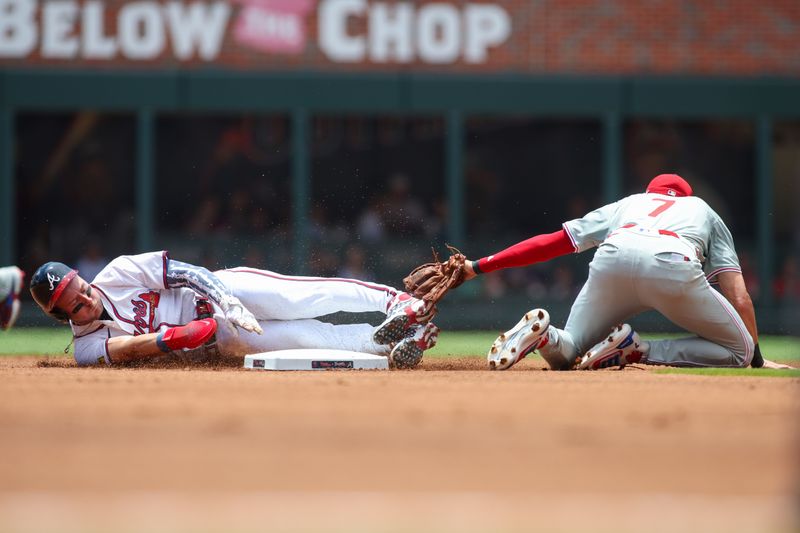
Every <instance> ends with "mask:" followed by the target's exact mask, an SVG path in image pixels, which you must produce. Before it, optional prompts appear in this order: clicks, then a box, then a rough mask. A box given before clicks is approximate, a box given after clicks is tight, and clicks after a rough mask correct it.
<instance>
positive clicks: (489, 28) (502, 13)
mask: <svg viewBox="0 0 800 533" xmlns="http://www.w3.org/2000/svg"><path fill="white" fill-rule="evenodd" d="M466 17H467V24H466V26H467V29H466V33H467V35H466V39H465V47H464V59H465V60H466V61H467V63H483V62H484V61H486V55H487V54H486V49H487V48H489V47H490V46H497V45H498V44H502V43H503V41H505V40H506V39H507V38H508V36H509V35H511V19H510V18H509V16H508V13H507V12H506V10H505V9H503V8H502V7H500V6H497V5H481V4H471V5H468V6H467V8H466Z"/></svg>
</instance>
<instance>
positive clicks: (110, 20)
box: [0, 0, 511, 65]
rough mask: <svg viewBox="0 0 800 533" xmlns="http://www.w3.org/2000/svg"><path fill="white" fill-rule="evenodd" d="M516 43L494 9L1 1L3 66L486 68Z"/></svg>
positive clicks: (339, 0)
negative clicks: (284, 60) (287, 60)
mask: <svg viewBox="0 0 800 533" xmlns="http://www.w3.org/2000/svg"><path fill="white" fill-rule="evenodd" d="M315 6H316V15H317V16H316V17H315V21H316V28H314V30H316V34H315V36H316V42H314V40H313V38H309V37H308V36H307V35H306V26H307V25H308V23H309V21H308V20H307V18H308V14H309V13H311V12H312V11H313V8H314V7H315ZM510 35H511V18H510V16H509V14H508V12H507V11H506V9H505V8H503V7H502V6H500V5H497V4H486V3H480V4H479V3H460V2H450V3H447V2H433V3H426V4H421V5H420V4H417V3H414V2H369V1H367V0H320V1H319V2H317V1H316V0H229V1H223V0H218V1H213V2H201V1H191V2H190V1H166V2H164V1H157V0H136V1H108V0H82V1H81V0H47V1H45V0H0V60H2V59H17V60H19V59H23V60H24V59H28V58H30V59H36V60H43V61H46V62H48V63H52V62H54V61H55V62H66V61H71V60H72V61H76V60H77V61H81V62H83V63H85V62H86V61H91V62H119V61H120V60H123V61H124V62H126V63H127V62H131V61H159V60H169V59H173V60H174V59H177V60H178V61H196V60H200V61H203V62H215V63H219V64H225V63H240V64H245V65H258V64H259V63H265V62H266V63H268V62H269V56H280V55H284V56H286V55H301V54H303V53H306V52H309V51H310V53H311V56H310V58H311V60H312V61H311V62H312V63H318V62H319V61H320V60H322V61H324V62H328V63H330V62H333V63H362V62H368V63H382V64H403V63H412V62H417V63H423V64H450V63H456V62H461V63H465V64H480V63H484V62H486V61H487V60H488V54H489V51H490V49H492V48H494V47H499V46H501V45H502V44H503V43H504V42H506V41H507V40H508V38H509V36H510ZM320 55H321V56H322V57H319V59H315V58H316V57H317V56H320ZM242 58H244V59H242ZM259 58H261V59H259Z"/></svg>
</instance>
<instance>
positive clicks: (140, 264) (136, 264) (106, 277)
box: [94, 251, 169, 290]
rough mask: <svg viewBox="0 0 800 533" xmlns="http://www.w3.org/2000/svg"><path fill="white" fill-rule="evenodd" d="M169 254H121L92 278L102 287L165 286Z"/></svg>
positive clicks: (153, 287) (163, 287)
mask: <svg viewBox="0 0 800 533" xmlns="http://www.w3.org/2000/svg"><path fill="white" fill-rule="evenodd" d="M168 263H169V254H168V253H167V252H166V251H162V252H147V253H144V254H138V255H122V256H120V257H117V258H116V259H114V260H113V261H111V262H110V263H109V264H108V265H107V266H106V267H105V268H104V269H103V270H101V271H100V273H99V274H98V275H97V277H96V278H95V279H94V283H95V284H97V285H100V286H103V287H145V288H148V289H153V290H164V289H166V288H167V265H168Z"/></svg>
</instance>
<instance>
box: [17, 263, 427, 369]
mask: <svg viewBox="0 0 800 533" xmlns="http://www.w3.org/2000/svg"><path fill="white" fill-rule="evenodd" d="M30 290H31V294H32V295H33V298H34V300H36V303H37V304H39V306H40V307H41V308H42V309H43V310H44V312H45V313H47V314H48V315H50V316H52V317H54V318H56V319H57V320H60V321H69V323H70V324H71V326H72V332H73V336H74V342H75V360H76V361H77V362H78V364H79V365H94V364H107V365H111V364H114V363H120V362H125V361H133V360H141V359H148V358H152V357H157V356H163V355H164V354H166V353H171V352H176V351H192V353H193V354H195V355H197V354H199V356H200V357H203V356H210V355H217V354H220V355H223V356H238V355H242V354H245V353H257V352H265V351H273V350H283V349H291V348H329V349H342V350H351V351H358V352H367V353H372V354H377V355H384V356H387V357H389V359H390V361H391V362H392V363H393V364H394V366H396V367H413V366H415V365H416V364H418V363H419V361H420V360H421V358H422V354H423V351H424V350H427V349H428V348H431V347H432V346H433V345H434V344H435V343H436V340H437V336H438V332H439V330H438V328H437V327H436V326H435V325H433V323H432V322H430V319H431V318H432V317H433V314H434V306H433V305H428V304H426V303H424V302H422V301H420V300H417V299H416V298H413V297H411V296H410V295H408V294H407V293H404V292H400V291H397V290H395V289H393V288H392V287H388V286H385V285H379V284H377V283H367V282H363V281H359V280H353V279H341V278H311V277H295V276H284V275H281V274H277V273H275V272H270V271H267V270H257V269H253V268H233V269H229V270H221V271H217V272H210V271H209V270H207V269H205V268H203V267H199V266H195V265H190V264H188V263H183V262H180V261H176V260H174V259H171V258H170V257H169V254H168V253H167V252H150V253H144V254H140V255H127V256H121V257H118V258H116V259H114V260H113V261H111V263H109V264H108V265H107V266H106V267H105V268H104V269H103V270H102V271H101V272H100V273H99V274H98V275H97V277H96V278H95V279H94V280H93V281H92V282H91V283H89V282H87V281H86V280H84V279H82V278H81V277H80V276H79V275H78V272H77V271H76V270H74V269H72V268H70V267H68V266H66V265H64V264H63V263H56V262H50V263H45V264H44V265H42V266H41V267H39V269H38V270H37V271H36V272H35V273H34V274H33V276H32V278H31V284H30ZM338 311H346V312H369V311H380V312H383V313H386V319H385V320H384V321H383V323H381V324H380V325H379V326H377V327H374V326H371V325H370V324H349V325H333V324H328V323H325V322H321V321H319V320H314V317H319V316H323V315H327V314H330V313H334V312H338ZM218 325H219V327H218Z"/></svg>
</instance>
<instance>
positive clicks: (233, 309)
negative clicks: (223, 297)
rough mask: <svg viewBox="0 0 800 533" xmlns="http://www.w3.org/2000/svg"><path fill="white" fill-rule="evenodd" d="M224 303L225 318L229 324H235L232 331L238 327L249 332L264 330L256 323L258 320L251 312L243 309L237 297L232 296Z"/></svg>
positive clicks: (260, 332)
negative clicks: (225, 306) (225, 305)
mask: <svg viewBox="0 0 800 533" xmlns="http://www.w3.org/2000/svg"><path fill="white" fill-rule="evenodd" d="M225 303H227V308H226V309H225V318H226V319H227V321H228V323H229V324H230V325H231V326H235V327H234V328H233V329H234V331H235V330H236V328H237V327H238V328H241V329H243V330H245V331H249V332H250V333H258V334H259V335H261V334H262V333H263V332H264V331H263V330H262V329H261V326H259V325H258V320H256V317H255V316H253V313H251V312H250V311H248V310H247V309H245V307H244V306H243V305H242V302H240V301H239V299H238V298H236V297H235V296H232V297H230V298H228V300H227V301H226V302H225Z"/></svg>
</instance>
